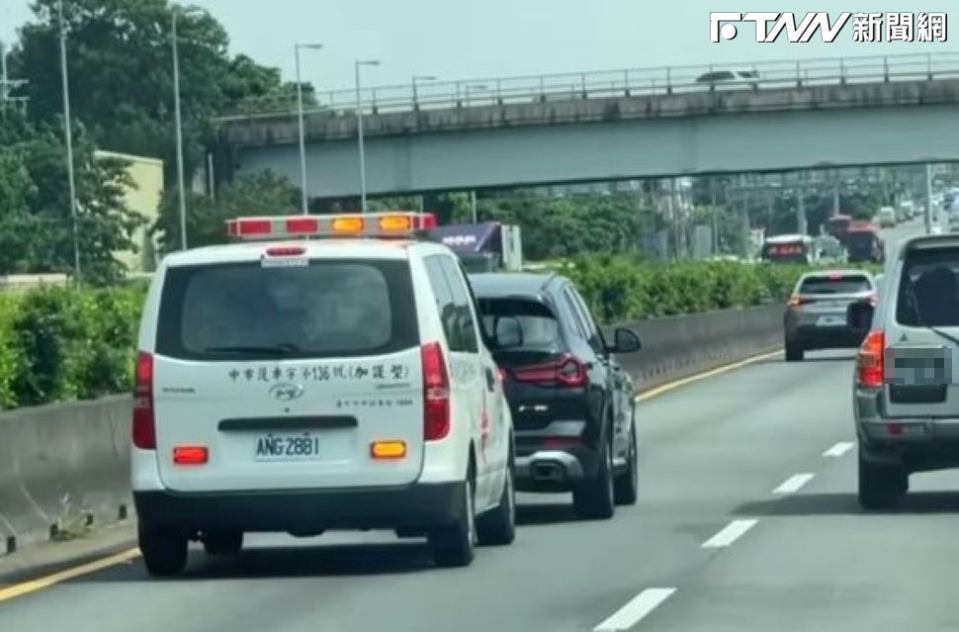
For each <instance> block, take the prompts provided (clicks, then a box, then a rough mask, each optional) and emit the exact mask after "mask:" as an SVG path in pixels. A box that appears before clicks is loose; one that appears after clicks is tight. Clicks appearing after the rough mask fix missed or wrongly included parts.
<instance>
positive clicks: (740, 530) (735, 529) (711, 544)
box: [703, 520, 759, 549]
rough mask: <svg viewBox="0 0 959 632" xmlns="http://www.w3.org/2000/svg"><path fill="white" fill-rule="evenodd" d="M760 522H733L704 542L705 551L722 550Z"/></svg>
mask: <svg viewBox="0 0 959 632" xmlns="http://www.w3.org/2000/svg"><path fill="white" fill-rule="evenodd" d="M757 522H759V521H758V520H733V521H732V522H730V523H729V524H728V525H726V526H725V527H724V528H723V530H722V531H720V532H719V533H717V534H716V535H714V536H713V537H711V538H709V539H708V540H706V541H705V542H703V548H704V549H721V548H723V547H726V546H729V545H730V544H732V543H733V542H735V541H736V540H738V539H739V538H740V537H742V535H743V534H744V533H746V532H747V531H749V530H750V529H752V528H753V527H755V526H756V523H757Z"/></svg>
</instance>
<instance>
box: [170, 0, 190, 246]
mask: <svg viewBox="0 0 959 632" xmlns="http://www.w3.org/2000/svg"><path fill="white" fill-rule="evenodd" d="M171 19H172V29H171V30H172V37H173V41H172V45H173V99H174V111H175V113H176V176H177V194H178V195H179V203H180V250H186V249H187V239H186V186H185V185H184V176H183V117H182V113H181V111H180V55H179V46H178V45H177V34H176V20H177V10H176V8H174V9H173V17H172V18H171Z"/></svg>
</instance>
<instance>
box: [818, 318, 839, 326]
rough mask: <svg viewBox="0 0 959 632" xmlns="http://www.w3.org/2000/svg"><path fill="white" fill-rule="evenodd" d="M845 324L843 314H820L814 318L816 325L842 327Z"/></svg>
mask: <svg viewBox="0 0 959 632" xmlns="http://www.w3.org/2000/svg"><path fill="white" fill-rule="evenodd" d="M845 324H846V319H845V317H843V316H820V317H819V319H818V320H816V325H817V326H818V327H842V326H843V325H845Z"/></svg>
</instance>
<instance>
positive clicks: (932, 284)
mask: <svg viewBox="0 0 959 632" xmlns="http://www.w3.org/2000/svg"><path fill="white" fill-rule="evenodd" d="M957 274H959V248H936V249H932V250H919V251H915V252H911V253H908V254H907V255H906V261H905V265H904V266H903V277H902V282H901V283H900V284H899V297H898V301H897V307H896V320H897V321H898V322H899V323H900V324H902V325H906V326H907V327H959V283H957V281H956V279H957Z"/></svg>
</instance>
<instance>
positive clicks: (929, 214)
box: [925, 163, 932, 235]
mask: <svg viewBox="0 0 959 632" xmlns="http://www.w3.org/2000/svg"><path fill="white" fill-rule="evenodd" d="M925 223H926V234H927V235H929V234H931V233H932V165H930V164H929V163H926V212H925Z"/></svg>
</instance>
